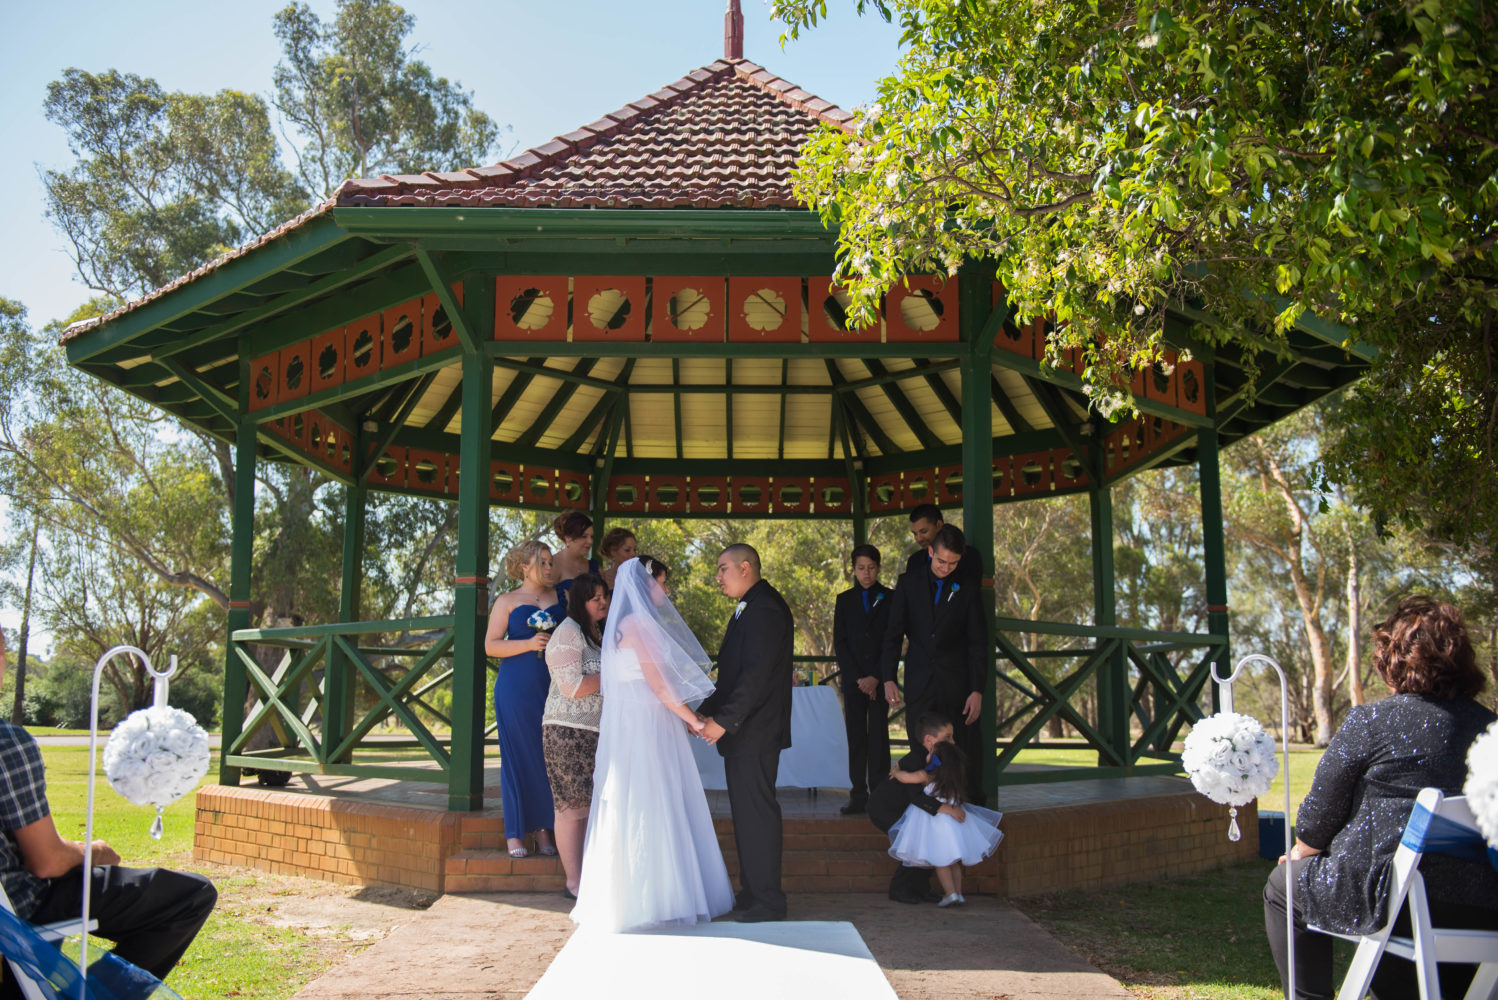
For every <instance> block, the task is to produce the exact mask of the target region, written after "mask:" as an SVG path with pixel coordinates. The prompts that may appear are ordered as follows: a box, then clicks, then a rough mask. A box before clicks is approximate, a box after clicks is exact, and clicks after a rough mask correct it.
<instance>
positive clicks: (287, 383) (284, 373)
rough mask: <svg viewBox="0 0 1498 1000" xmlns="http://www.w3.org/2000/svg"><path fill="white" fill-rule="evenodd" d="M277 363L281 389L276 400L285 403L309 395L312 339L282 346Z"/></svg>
mask: <svg viewBox="0 0 1498 1000" xmlns="http://www.w3.org/2000/svg"><path fill="white" fill-rule="evenodd" d="M277 365H278V368H277V374H278V376H279V377H278V379H277V381H278V382H280V383H281V390H280V392H278V393H277V394H276V401H277V402H278V403H284V402H286V401H287V400H291V399H301V398H302V397H303V396H305V395H307V393H308V391H309V389H310V388H311V385H312V343H311V341H306V340H304V341H302V342H301V343H300V344H293V345H292V346H290V347H283V348H281V350H280V352H279V354H278V360H277Z"/></svg>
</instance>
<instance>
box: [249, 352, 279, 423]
mask: <svg viewBox="0 0 1498 1000" xmlns="http://www.w3.org/2000/svg"><path fill="white" fill-rule="evenodd" d="M280 367H281V359H280V355H279V354H265V355H262V356H260V357H258V358H256V359H255V360H254V361H251V362H250V410H251V411H252V412H253V411H255V410H263V409H265V408H266V407H267V406H270V405H271V404H273V403H274V402H275V401H276V398H277V396H278V394H279V393H280V390H281V382H280V379H279V378H277V376H276V372H277V371H279V369H280Z"/></svg>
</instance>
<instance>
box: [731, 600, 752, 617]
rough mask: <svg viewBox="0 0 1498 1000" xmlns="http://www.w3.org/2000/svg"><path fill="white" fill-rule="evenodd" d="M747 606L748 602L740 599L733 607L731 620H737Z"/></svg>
mask: <svg viewBox="0 0 1498 1000" xmlns="http://www.w3.org/2000/svg"><path fill="white" fill-rule="evenodd" d="M748 606H749V602H748V601H740V602H739V603H738V604H737V605H736V606H735V607H734V609H733V620H734V621H738V620H739V615H741V614H743V613H744V609H745V608H747V607H748Z"/></svg>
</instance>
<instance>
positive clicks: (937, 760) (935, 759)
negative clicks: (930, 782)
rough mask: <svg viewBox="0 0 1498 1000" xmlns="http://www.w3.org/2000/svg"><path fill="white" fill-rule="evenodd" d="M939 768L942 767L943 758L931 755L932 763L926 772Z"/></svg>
mask: <svg viewBox="0 0 1498 1000" xmlns="http://www.w3.org/2000/svg"><path fill="white" fill-rule="evenodd" d="M938 767H941V758H940V757H938V756H936V754H932V755H931V763H929V764H927V765H926V770H928V771H934V770H936V769H937V768H938Z"/></svg>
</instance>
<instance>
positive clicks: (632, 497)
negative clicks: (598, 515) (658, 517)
mask: <svg viewBox="0 0 1498 1000" xmlns="http://www.w3.org/2000/svg"><path fill="white" fill-rule="evenodd" d="M645 487H646V482H645V477H644V476H614V477H612V478H611V479H610V480H609V486H608V502H607V506H608V509H609V510H613V511H618V512H619V513H622V514H635V513H639V514H643V513H645V499H646V492H645Z"/></svg>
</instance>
